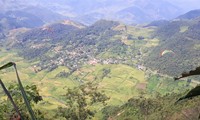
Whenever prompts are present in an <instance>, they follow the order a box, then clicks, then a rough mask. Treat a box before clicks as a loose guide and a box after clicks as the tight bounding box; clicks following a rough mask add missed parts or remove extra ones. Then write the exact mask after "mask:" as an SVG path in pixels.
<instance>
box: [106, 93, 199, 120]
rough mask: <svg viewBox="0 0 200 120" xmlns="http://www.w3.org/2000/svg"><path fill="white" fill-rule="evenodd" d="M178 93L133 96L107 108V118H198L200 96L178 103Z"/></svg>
mask: <svg viewBox="0 0 200 120" xmlns="http://www.w3.org/2000/svg"><path fill="white" fill-rule="evenodd" d="M179 96H180V95H178V94H173V93H172V94H168V95H165V96H160V95H157V96H156V97H155V98H143V97H140V98H132V99H130V100H128V102H127V103H126V104H124V105H123V106H121V107H118V108H116V107H114V108H105V109H104V114H106V116H105V117H106V119H107V118H110V119H115V120H121V119H127V120H145V119H148V120H169V119H170V120H176V119H178V120H188V119H191V120H196V119H198V116H199V106H198V105H199V99H200V98H199V97H198V98H195V99H192V100H188V101H184V102H181V103H178V104H176V105H175V102H176V100H177V99H178V98H179Z"/></svg>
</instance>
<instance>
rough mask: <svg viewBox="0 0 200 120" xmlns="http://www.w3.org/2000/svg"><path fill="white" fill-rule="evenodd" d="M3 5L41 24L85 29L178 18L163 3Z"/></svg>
mask: <svg viewBox="0 0 200 120" xmlns="http://www.w3.org/2000/svg"><path fill="white" fill-rule="evenodd" d="M24 3H27V4H24ZM0 4H1V3H0ZM2 5H3V7H2V8H0V9H2V10H1V11H10V10H22V11H26V12H27V13H31V14H34V15H36V16H37V17H38V18H40V19H42V20H43V22H52V21H54V22H55V21H59V20H63V19H71V20H74V21H78V22H81V23H83V24H86V25H91V24H93V23H94V22H96V21H98V20H100V19H108V20H117V21H121V22H124V23H128V24H132V23H148V22H151V21H153V20H159V19H172V18H175V17H177V16H178V15H179V14H181V9H180V8H179V7H177V6H174V5H173V4H171V3H169V2H167V1H165V0H153V1H151V0H145V1H144V0H127V1H124V0H115V1H108V0H107V1H106V0H103V1H100V0H94V1H91V0H84V1H83V0H67V1H64V0H58V1H53V0H50V1H47V0H36V1H27V0H15V1H13V2H11V0H8V1H5V2H4V3H3V2H2ZM36 6H37V7H36ZM46 11H49V12H46Z"/></svg>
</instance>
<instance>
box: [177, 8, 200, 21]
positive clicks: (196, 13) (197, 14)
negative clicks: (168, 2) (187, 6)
mask: <svg viewBox="0 0 200 120" xmlns="http://www.w3.org/2000/svg"><path fill="white" fill-rule="evenodd" d="M198 17H200V9H197V10H191V11H189V12H187V13H185V14H183V15H180V16H179V17H177V19H188V20H190V19H195V18H198Z"/></svg>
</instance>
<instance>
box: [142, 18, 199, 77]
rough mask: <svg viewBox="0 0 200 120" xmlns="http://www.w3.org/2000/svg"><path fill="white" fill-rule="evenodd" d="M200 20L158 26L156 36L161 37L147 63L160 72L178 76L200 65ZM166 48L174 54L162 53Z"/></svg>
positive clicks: (172, 22)
mask: <svg viewBox="0 0 200 120" xmlns="http://www.w3.org/2000/svg"><path fill="white" fill-rule="evenodd" d="M198 21H199V20H197V19H194V20H188V21H186V20H179V21H171V22H170V23H168V24H165V25H163V26H161V27H159V28H158V30H157V32H156V34H155V36H157V37H159V38H160V39H161V42H160V45H159V46H157V47H156V48H155V49H154V50H153V51H152V53H151V54H150V56H149V57H148V58H146V60H145V64H146V65H147V66H148V67H150V68H151V69H153V70H156V71H158V72H159V73H164V74H168V75H172V76H178V75H180V74H181V73H182V72H184V71H188V70H190V69H194V68H195V66H198V65H200V63H199V60H200V59H199V56H200V49H199V44H200V36H199V34H200V31H199V29H200V23H199V22H198ZM164 50H172V51H173V52H174V54H166V55H161V53H162V51H164Z"/></svg>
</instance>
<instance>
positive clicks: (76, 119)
mask: <svg viewBox="0 0 200 120" xmlns="http://www.w3.org/2000/svg"><path fill="white" fill-rule="evenodd" d="M64 99H66V107H65V108H63V107H60V108H58V113H57V115H58V116H62V117H65V118H66V119H67V120H86V119H91V118H92V117H93V116H94V114H95V111H93V110H91V108H90V107H92V105H94V104H96V105H97V103H101V104H103V105H106V103H105V102H106V101H107V100H108V99H109V98H108V97H107V96H106V95H105V94H103V93H102V92H99V91H98V88H97V86H96V85H94V84H92V83H87V84H84V85H81V86H79V87H77V88H73V89H68V90H67V93H66V95H65V96H64Z"/></svg>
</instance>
